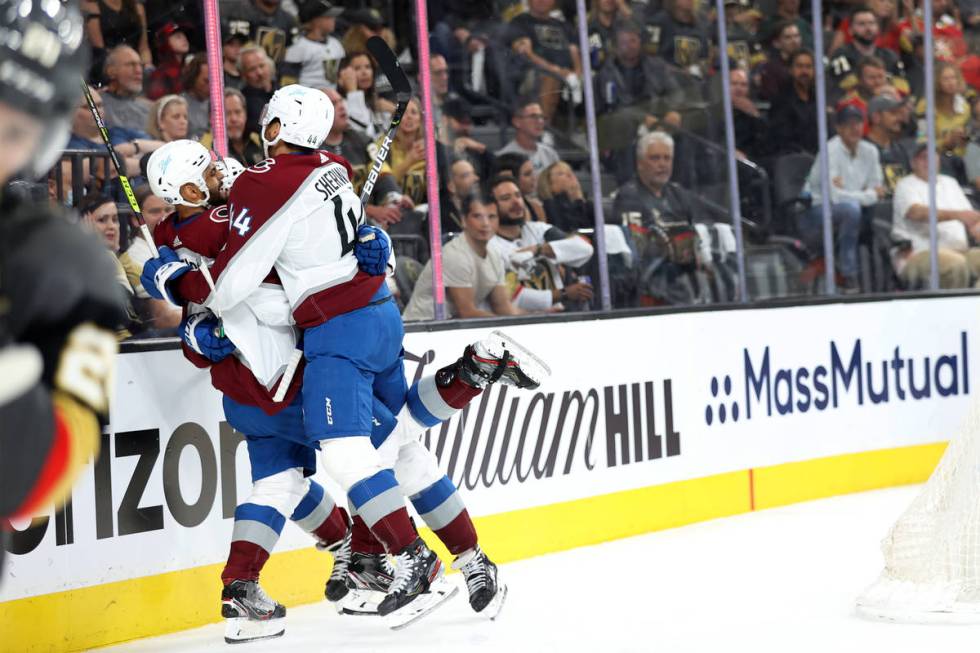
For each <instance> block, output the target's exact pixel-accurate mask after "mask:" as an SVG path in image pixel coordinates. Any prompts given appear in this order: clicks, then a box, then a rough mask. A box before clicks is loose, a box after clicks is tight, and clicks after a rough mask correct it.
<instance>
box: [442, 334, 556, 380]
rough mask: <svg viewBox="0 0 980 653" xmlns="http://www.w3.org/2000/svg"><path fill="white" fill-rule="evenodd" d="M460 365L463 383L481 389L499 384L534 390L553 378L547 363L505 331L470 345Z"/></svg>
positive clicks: (460, 360)
mask: <svg viewBox="0 0 980 653" xmlns="http://www.w3.org/2000/svg"><path fill="white" fill-rule="evenodd" d="M458 366H459V374H460V377H461V378H462V379H463V381H465V382H466V383H468V384H470V385H472V386H474V387H477V388H482V387H485V386H486V385H487V384H490V383H496V382H498V381H499V382H500V383H505V384H507V385H512V386H516V387H518V388H528V389H530V390H533V389H535V388H537V387H538V386H539V385H541V382H542V381H544V380H545V379H546V378H548V376H550V375H551V368H549V367H548V365H547V364H546V363H545V362H544V361H543V360H541V359H540V358H538V357H537V356H535V355H534V354H532V353H531V352H530V350H528V349H527V348H526V347H524V346H523V345H520V344H518V343H517V342H516V341H515V340H513V339H512V338H510V337H509V336H507V335H506V334H504V333H503V332H502V331H493V332H491V333H490V336H489V337H487V338H486V339H484V340H480V341H478V342H475V343H473V344H472V345H469V346H467V347H466V350H465V351H464V352H463V357H462V358H460V359H459V362H458Z"/></svg>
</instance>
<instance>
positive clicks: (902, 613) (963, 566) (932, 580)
mask: <svg viewBox="0 0 980 653" xmlns="http://www.w3.org/2000/svg"><path fill="white" fill-rule="evenodd" d="M881 548H882V552H883V553H884V557H885V569H884V571H883V572H882V574H881V577H880V578H879V579H878V580H877V581H876V582H875V583H874V584H873V585H871V587H869V588H868V589H867V590H865V592H864V594H862V595H861V596H860V597H859V598H858V600H857V611H858V613H859V614H861V615H862V616H866V617H871V618H876V619H886V620H891V621H902V622H913V623H915V622H918V623H930V622H938V623H980V402H977V403H975V404H974V406H973V407H972V409H971V411H970V413H969V416H968V418H967V419H966V421H965V423H964V425H963V426H962V427H961V429H960V431H959V432H958V433H957V434H956V435H955V437H953V439H952V440H950V443H949V446H948V447H947V449H946V452H945V453H944V454H943V457H942V459H941V460H940V461H939V464H938V465H937V466H936V469H935V470H934V471H933V473H932V476H931V477H929V480H928V482H927V483H926V484H925V486H924V487H923V489H922V492H921V493H920V494H919V496H917V497H916V498H915V500H914V501H913V502H912V504H911V505H910V506H909V507H908V509H906V511H905V513H904V514H902V516H901V517H900V518H899V519H898V521H897V522H896V523H895V525H894V526H892V529H891V531H889V533H888V535H887V537H885V539H884V541H883V542H882V544H881Z"/></svg>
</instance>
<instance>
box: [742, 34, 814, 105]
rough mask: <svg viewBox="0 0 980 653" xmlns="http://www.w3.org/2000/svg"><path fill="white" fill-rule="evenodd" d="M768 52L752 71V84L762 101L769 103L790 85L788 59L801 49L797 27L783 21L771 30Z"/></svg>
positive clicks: (801, 44)
mask: <svg viewBox="0 0 980 653" xmlns="http://www.w3.org/2000/svg"><path fill="white" fill-rule="evenodd" d="M770 33H771V35H772V36H771V39H770V48H769V52H768V53H767V54H766V58H765V60H764V61H763V62H761V63H760V64H758V65H757V66H755V68H754V69H753V70H752V84H753V86H755V88H756V89H758V96H759V98H760V99H762V100H767V101H771V100H772V99H773V98H775V97H776V96H777V95H779V93H780V92H781V91H782V90H783V88H784V87H785V86H786V85H788V84H791V83H792V79H791V78H790V74H789V59H790V57H791V56H792V54H793V53H794V52H796V51H797V50H799V49H800V48H801V47H803V39H802V37H801V36H800V28H799V26H798V25H797V24H796V23H795V22H792V21H788V20H784V21H781V22H779V23H776V25H774V26H773V27H772V28H771V31H770Z"/></svg>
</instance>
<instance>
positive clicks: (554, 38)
mask: <svg viewBox="0 0 980 653" xmlns="http://www.w3.org/2000/svg"><path fill="white" fill-rule="evenodd" d="M554 8H555V0H528V3H527V13H523V14H519V15H518V16H515V17H514V18H513V19H512V20H511V21H510V25H509V26H508V34H507V40H508V41H509V42H510V44H511V49H512V50H514V51H515V52H516V53H517V54H519V55H521V56H523V57H525V58H526V59H527V60H528V61H530V62H531V64H532V65H534V66H535V67H536V68H538V69H539V70H541V71H544V74H540V75H539V76H538V80H537V82H538V83H537V86H538V88H537V93H538V104H539V105H540V108H541V111H542V115H544V117H545V121H546V122H547V123H550V122H551V119H552V117H553V116H554V115H555V111H556V110H557V109H558V100H559V98H560V97H561V90H562V87H563V84H568V85H570V86H571V87H573V88H574V87H576V86H579V87H580V85H581V80H582V62H581V61H580V59H579V51H578V46H576V45H575V44H576V43H577V42H578V40H577V38H576V35H575V30H574V29H573V27H572V26H571V25H569V24H568V23H566V22H565V21H562V20H558V19H557V18H554V17H553V16H552V15H551V12H552V10H554Z"/></svg>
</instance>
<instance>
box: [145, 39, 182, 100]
mask: <svg viewBox="0 0 980 653" xmlns="http://www.w3.org/2000/svg"><path fill="white" fill-rule="evenodd" d="M154 43H155V45H156V53H157V67H156V68H155V69H154V70H153V72H151V73H150V79H149V83H148V84H147V89H146V97H147V98H148V99H150V100H159V99H160V98H162V97H163V96H164V95H173V94H174V93H180V92H182V91H183V90H184V89H183V85H182V84H181V80H180V74H181V72H182V71H183V69H184V57H186V56H187V53H188V52H189V51H190V48H191V44H190V42H188V40H187V35H186V34H185V33H184V30H183V29H182V28H181V27H180V25H178V24H177V23H173V22H170V23H167V24H165V25H164V26H163V27H161V28H160V29H159V30H157V33H156V37H155V39H154Z"/></svg>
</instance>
